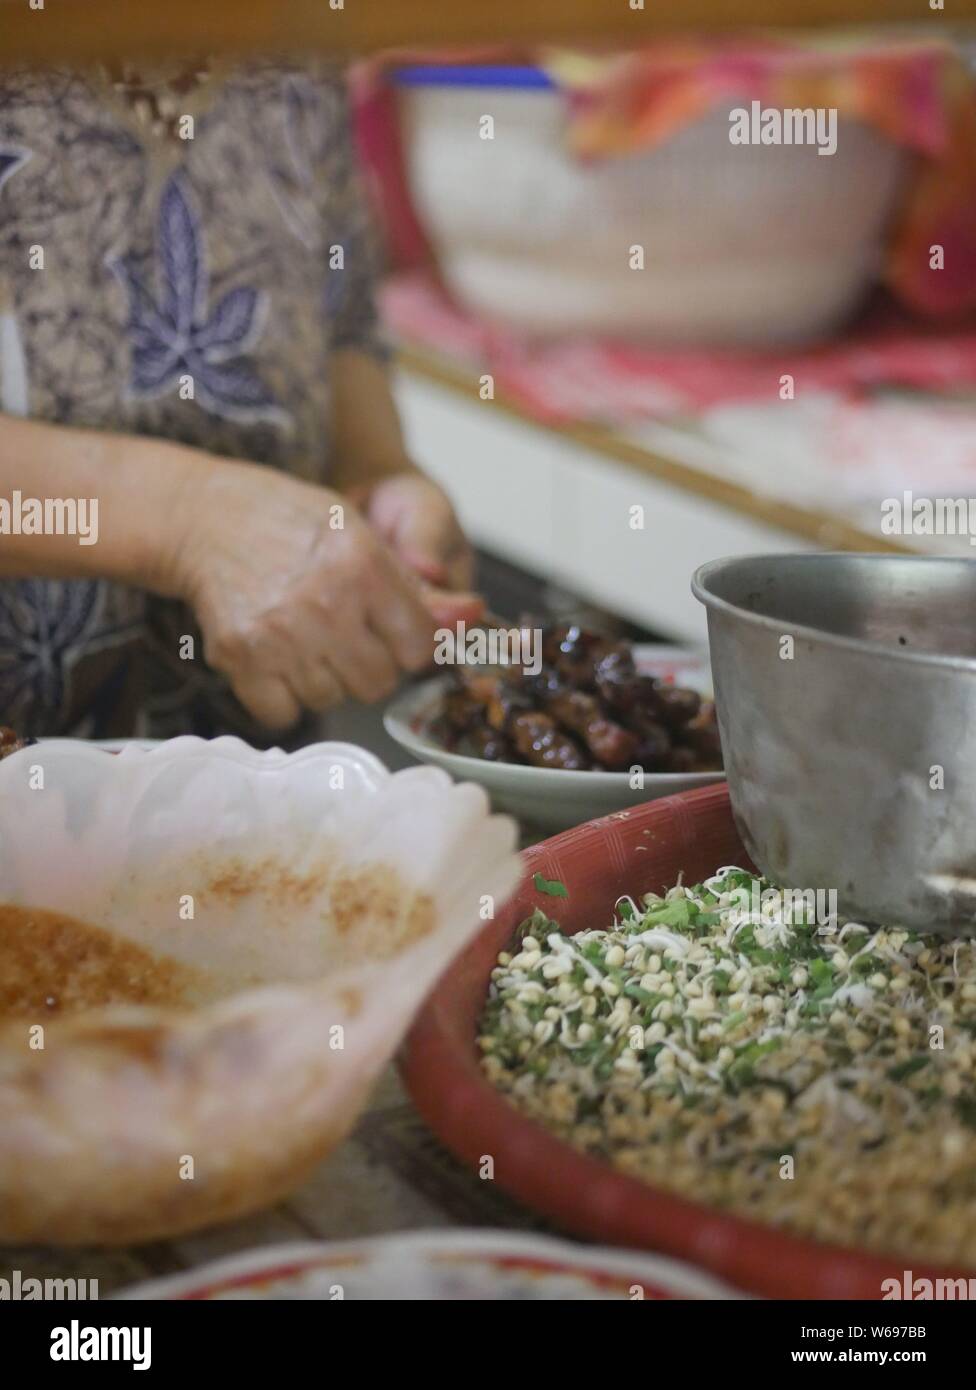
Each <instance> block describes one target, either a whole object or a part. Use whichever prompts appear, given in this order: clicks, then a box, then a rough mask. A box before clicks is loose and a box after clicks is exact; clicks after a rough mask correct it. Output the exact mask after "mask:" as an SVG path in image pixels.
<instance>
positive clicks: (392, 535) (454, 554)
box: [350, 469, 474, 589]
mask: <svg viewBox="0 0 976 1390" xmlns="http://www.w3.org/2000/svg"><path fill="white" fill-rule="evenodd" d="M350 496H351V497H353V498H355V500H357V501H358V502H359V504H360V506H361V507H362V510H363V513H364V515H365V516H366V517H367V519H368V521H369V523H370V525H371V526H373V527H374V528H375V529H376V530H377V531H378V532H379V534H380V535H381V536H382V537H383V539H384V540H385V541H387V542H388V543H389V545H390V547H391V548H392V550H393V552H394V554H396V555H397V556H399V558H400V559H401V560H402V561H403V563H404V564H405V565H407V566H408V567H409V568H410V569H412V570H413V571H414V573H415V574H418V575H420V577H421V578H422V579H425V580H427V581H428V583H430V584H437V585H439V586H441V585H442V586H444V587H445V588H448V589H467V588H469V587H470V585H471V584H472V582H473V580H474V553H473V551H472V549H471V546H470V545H469V544H468V540H467V537H466V536H465V534H464V532H463V531H462V530H461V525H460V522H459V521H458V519H457V516H456V514H455V511H454V508H453V506H452V505H451V501H450V498H449V497H448V496H447V494H446V493H445V492H443V491H442V489H441V488H439V487H438V485H437V484H436V483H435V482H434V481H433V479H432V478H428V477H426V476H425V475H424V474H423V473H420V472H418V471H416V470H415V469H414V470H411V471H409V472H403V473H395V474H393V475H392V476H390V477H388V478H382V479H380V481H379V482H376V483H373V484H372V486H370V487H364V488H353V489H351V491H350Z"/></svg>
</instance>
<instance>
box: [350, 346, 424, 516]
mask: <svg viewBox="0 0 976 1390" xmlns="http://www.w3.org/2000/svg"><path fill="white" fill-rule="evenodd" d="M331 378H332V445H333V460H332V471H331V473H330V475H329V482H330V484H331V485H332V486H333V487H336V488H339V489H340V490H342V491H346V490H348V489H349V488H365V487H369V486H371V484H373V483H377V482H380V481H381V480H382V479H383V478H389V477H392V476H393V475H394V474H400V473H408V472H418V471H419V470H418V469H417V467H416V465H415V464H414V463H412V462H411V460H410V458H409V457H408V454H407V449H406V445H405V444H404V440H403V433H402V430H401V428H400V417H399V415H398V414H397V408H396V404H395V403H394V400H393V392H392V391H391V389H390V378H389V374H388V372H387V370H386V368H385V367H384V366H382V364H381V363H379V362H377V361H376V360H375V359H374V358H372V357H370V356H368V355H367V354H366V353H365V352H359V351H357V350H356V349H355V348H341V349H339V350H338V351H337V352H334V353H333V354H332V361H331Z"/></svg>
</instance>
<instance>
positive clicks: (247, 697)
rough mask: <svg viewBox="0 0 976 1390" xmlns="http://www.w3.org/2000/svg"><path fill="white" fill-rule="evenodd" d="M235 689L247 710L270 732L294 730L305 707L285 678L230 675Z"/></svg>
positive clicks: (250, 673) (251, 674)
mask: <svg viewBox="0 0 976 1390" xmlns="http://www.w3.org/2000/svg"><path fill="white" fill-rule="evenodd" d="M227 675H228V679H229V680H230V684H231V689H232V690H233V692H234V694H235V695H236V696H237V698H238V700H240V702H241V704H242V705H243V706H244V708H245V709H246V710H247V711H248V712H249V713H250V714H252V715H253V716H254V718H255V719H256V720H257V721H258V723H260V724H263V725H264V726H265V727H266V728H268V729H290V728H291V726H292V725H293V724H296V723H297V722H298V720H299V718H300V716H301V712H302V707H301V704H300V703H299V701H298V699H296V697H295V695H294V694H293V693H292V691H291V690H290V689H289V687H288V685H287V683H286V682H285V681H284V680H283V679H282V678H281V676H277V675H271V674H269V673H266V672H262V673H258V672H254V671H246V672H238V671H233V670H232V671H229V672H228V673H227Z"/></svg>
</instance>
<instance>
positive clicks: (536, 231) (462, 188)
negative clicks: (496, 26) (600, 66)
mask: <svg viewBox="0 0 976 1390" xmlns="http://www.w3.org/2000/svg"><path fill="white" fill-rule="evenodd" d="M397 81H398V83H399V85H400V109H401V125H402V131H403V144H404V151H405V163H406V168H407V178H408V182H409V186H410V190H411V196H412V199H413V203H414V207H415V209H416V211H417V214H418V216H419V218H420V220H421V223H422V224H423V225H424V227H425V230H426V233H427V236H428V238H429V240H430V242H431V244H432V246H433V247H434V249H435V252H436V255H437V258H438V262H439V267H440V271H441V274H442V276H443V278H444V281H445V282H446V284H447V285H448V286H449V288H450V289H451V290H452V292H453V293H454V294H455V295H456V296H457V298H458V300H459V301H460V302H461V303H462V304H464V305H466V306H467V307H468V308H470V309H472V310H473V311H474V312H476V313H478V314H480V315H482V316H483V317H484V318H486V319H487V320H489V321H496V322H499V323H502V324H507V325H510V326H512V327H514V328H518V329H522V330H526V331H529V332H533V333H539V334H556V333H606V334H614V335H617V336H626V337H631V338H640V339H645V340H648V341H660V342H663V343H668V344H675V345H685V346H689V347H690V346H704V347H708V346H730V347H734V346H749V347H764V346H775V345H779V344H795V343H800V342H803V341H806V340H812V339H816V338H819V337H824V336H827V335H829V334H831V333H832V332H834V331H835V330H836V329H838V328H839V327H840V326H841V325H842V324H843V323H844V321H845V320H846V319H847V318H848V317H849V316H850V315H851V313H852V312H853V311H854V310H855V309H856V308H857V306H858V303H859V301H860V300H861V298H862V297H863V295H864V294H865V292H866V291H867V290H868V288H869V287H870V285H871V284H872V282H873V280H874V278H875V276H876V273H877V270H878V267H879V263H880V259H881V254H882V240H883V237H884V234H885V232H886V229H887V225H888V221H889V217H890V214H891V212H892V210H893V207H894V204H895V200H896V197H897V194H898V192H899V189H900V187H901V185H902V181H903V176H904V174H905V171H906V169H907V161H906V158H905V156H904V154H903V152H902V151H901V150H900V149H899V148H898V147H897V146H896V145H895V144H894V143H892V142H891V141H888V140H886V139H884V138H883V137H882V136H881V135H880V134H878V133H876V132H875V131H874V130H873V129H871V128H869V127H868V126H866V125H862V124H861V123H859V122H857V121H853V120H849V119H844V118H843V117H838V120H837V148H836V151H835V152H834V153H833V154H832V155H830V156H829V157H826V158H825V157H822V156H821V155H820V154H819V153H818V150H817V148H816V146H814V145H790V146H787V145H736V146H733V145H731V144H730V141H729V112H730V111H731V110H732V109H733V108H735V107H737V106H741V105H745V106H747V107H748V104H749V103H748V99H747V98H743V99H742V100H726V101H724V102H723V104H722V105H720V106H719V107H718V108H716V109H713V110H711V111H710V112H709V113H708V114H707V115H705V116H703V117H702V118H700V119H697V120H695V121H693V122H692V123H691V124H689V125H687V126H686V127H684V128H683V129H681V130H680V131H678V132H677V133H676V134H675V135H673V136H672V137H670V138H669V139H668V140H667V142H666V143H665V144H663V145H662V146H660V147H659V148H655V149H649V150H644V151H641V152H640V153H637V154H632V155H626V156H617V157H614V158H608V159H599V160H594V161H592V162H586V163H584V162H583V161H581V160H578V159H576V158H574V156H573V155H572V154H571V152H570V150H569V149H568V146H567V140H566V129H565V128H566V112H565V104H564V98H563V95H562V94H561V93H560V92H559V91H557V90H556V89H555V88H554V86H553V85H552V83H551V82H550V80H549V78H548V77H547V76H546V75H545V74H544V73H543V72H541V71H540V70H539V69H537V68H533V67H512V68H499V67H492V68H480V69H479V68H465V67H458V66H446V67H442V68H435V67H423V68H403V69H400V70H399V72H398V73H397ZM486 113H490V114H491V115H492V117H493V119H494V123H495V126H494V139H491V140H482V139H479V136H478V131H479V122H480V121H481V119H482V117H483V116H484V115H485V114H486ZM634 244H640V245H641V246H643V248H644V254H645V267H644V269H643V270H642V271H634V270H632V269H631V268H630V266H629V254H630V247H631V245H634Z"/></svg>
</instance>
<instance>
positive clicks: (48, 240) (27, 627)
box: [0, 65, 384, 741]
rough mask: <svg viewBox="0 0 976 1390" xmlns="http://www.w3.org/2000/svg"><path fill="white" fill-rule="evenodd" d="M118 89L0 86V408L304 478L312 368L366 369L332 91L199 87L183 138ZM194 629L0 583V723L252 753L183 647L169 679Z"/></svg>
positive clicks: (186, 100) (29, 80)
mask: <svg viewBox="0 0 976 1390" xmlns="http://www.w3.org/2000/svg"><path fill="white" fill-rule="evenodd" d="M141 81H142V83H143V86H144V88H145V89H146V90H148V91H153V90H154V89H155V90H158V91H159V92H160V93H166V92H172V80H171V77H165V78H164V77H163V76H162V75H160V76H159V78H158V80H157V79H156V78H154V77H153V76H149V77H146V76H143V77H142V79H141ZM120 86H121V84H113V82H112V80H111V79H110V77H109V75H108V74H101V73H93V74H85V75H79V74H74V73H64V72H59V73H46V74H40V73H34V74H26V73H11V72H0V410H2V411H5V412H7V413H13V414H23V415H27V416H30V417H31V418H34V419H38V420H44V421H47V422H49V423H53V424H62V425H71V426H88V427H91V428H95V429H100V430H110V431H113V432H120V433H128V434H139V435H152V436H158V437H161V438H166V439H172V440H179V441H182V442H184V443H187V444H190V445H194V446H197V447H199V448H202V449H206V450H208V451H210V452H212V453H218V454H223V455H227V456H230V457H235V458H242V459H248V460H251V461H253V462H258V463H263V464H266V465H268V466H271V467H275V468H283V469H287V470H289V471H290V472H293V473H295V474H297V475H299V476H301V477H304V478H307V479H311V480H323V479H324V478H325V477H326V476H327V471H328V456H329V356H330V353H331V351H332V350H333V349H335V348H337V347H349V346H352V347H358V348H361V349H364V350H366V351H368V352H371V353H376V354H383V352H384V347H383V344H382V341H381V339H380V337H379V334H378V329H377V323H376V317H375V311H374V307H373V298H372V283H371V281H372V273H371V272H372V266H371V259H372V258H371V247H370V241H369V235H368V227H367V220H366V215H365V211H364V205H363V201H362V198H361V196H360V190H359V187H358V183H357V179H356V174H355V170H354V166H353V162H352V154H351V147H350V141H349V126H348V115H347V108H346V98H345V89H344V83H343V81H342V79H341V77H340V76H339V74H338V73H337V72H335V71H333V70H330V69H327V68H322V69H317V68H300V69H299V68H289V69H282V68H277V67H270V66H266V65H261V66H252V67H249V68H246V69H241V70H238V71H234V72H226V73H223V72H220V71H214V72H212V73H210V75H209V80H206V81H203V82H202V84H201V85H200V86H199V87H198V88H197V89H196V90H194V91H192V92H189V93H186V94H185V95H183V96H176V97H174V98H172V99H171V101H170V105H172V104H173V101H175V103H176V105H175V109H176V111H177V112H178V113H180V112H182V113H184V114H186V115H189V116H191V117H192V120H193V126H192V138H189V139H185V138H174V137H173V135H172V133H171V132H167V133H166V134H164V135H160V133H159V132H158V131H157V130H153V129H151V128H148V127H147V125H146V123H145V122H144V121H141V120H140V119H139V118H138V108H133V107H132V106H131V105H130V104H128V103H127V102H126V100H125V99H124V95H123V94H122V93H121V92H120ZM36 248H41V249H42V250H43V267H39V268H36V269H32V268H31V260H32V251H33V259H34V260H35V261H36V260H37V256H36ZM14 473H15V470H11V469H10V468H9V465H8V468H7V470H6V471H5V474H4V476H3V479H2V486H0V492H2V493H3V494H4V495H9V493H10V491H11V490H12V489H13V488H15V487H17V486H18V482H17V479H16V477H15V476H14ZM160 522H161V524H165V518H161V519H160ZM0 543H2V542H0ZM195 631H196V630H195V628H194V626H193V623H192V619H191V617H190V615H189V614H188V613H187V612H186V611H185V610H184V609H182V607H181V606H180V605H177V604H174V603H171V602H168V601H164V600H161V599H157V598H155V597H152V596H148V595H146V594H143V593H141V592H138V591H136V590H131V589H125V588H122V587H121V586H118V585H114V584H110V583H108V582H102V581H98V582H87V581H84V582H83V581H53V580H43V579H24V580H17V581H11V580H7V581H0V721H2V722H6V723H10V724H13V725H14V726H15V727H17V728H18V729H20V730H23V731H24V732H28V733H32V734H35V735H36V734H79V735H87V736H92V737H108V736H123V735H129V734H139V735H142V736H160V737H166V736H169V735H171V734H176V733H185V732H197V733H203V734H214V733H219V732H237V733H240V734H242V735H243V736H244V737H248V738H250V739H252V741H261V738H262V735H261V731H260V730H259V729H257V728H256V727H255V726H253V725H252V724H251V721H250V720H249V719H248V718H247V717H246V715H245V714H244V711H243V710H242V709H241V708H240V706H239V705H238V704H237V702H236V700H234V698H233V697H232V695H231V694H230V692H229V691H228V690H227V688H226V686H225V685H224V683H223V682H222V681H221V680H220V678H218V677H217V676H216V675H215V674H214V673H213V672H210V671H208V670H207V669H206V668H205V667H204V665H203V661H202V651H201V646H200V643H199V641H198V642H197V647H196V650H197V659H196V660H194V661H183V660H181V659H180V656H179V642H180V637H181V635H182V634H184V633H194V632H195Z"/></svg>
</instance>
